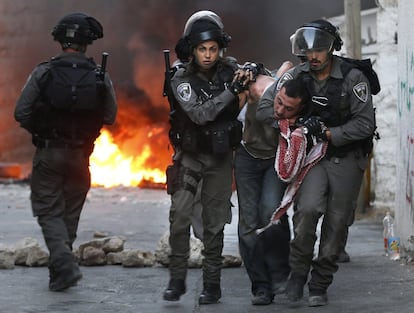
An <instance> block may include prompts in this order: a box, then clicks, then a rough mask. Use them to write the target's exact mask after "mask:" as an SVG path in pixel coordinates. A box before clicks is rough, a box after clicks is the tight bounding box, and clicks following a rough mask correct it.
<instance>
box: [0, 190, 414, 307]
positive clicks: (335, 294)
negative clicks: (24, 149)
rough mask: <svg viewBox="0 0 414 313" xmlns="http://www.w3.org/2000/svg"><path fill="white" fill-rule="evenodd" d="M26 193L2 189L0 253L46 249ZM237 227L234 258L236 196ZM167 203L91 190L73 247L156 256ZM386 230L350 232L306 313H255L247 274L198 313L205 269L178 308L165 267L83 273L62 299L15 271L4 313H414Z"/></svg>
mask: <svg viewBox="0 0 414 313" xmlns="http://www.w3.org/2000/svg"><path fill="white" fill-rule="evenodd" d="M29 192H30V191H29V188H28V186H27V185H21V184H0V248H1V247H3V248H4V247H9V246H12V245H13V244H14V243H15V242H17V241H18V240H21V239H23V238H25V237H32V238H35V239H38V240H39V243H40V244H41V245H43V246H44V243H43V239H42V236H41V232H40V229H39V227H38V225H37V223H36V220H35V219H34V218H33V217H32V214H31V210H30V202H29ZM233 202H234V203H235V207H234V208H233V221H232V223H231V224H230V225H227V226H226V230H225V247H224V253H226V254H232V255H237V254H238V248H237V226H236V225H237V201H236V197H235V195H234V196H233ZM168 208H169V197H168V196H167V195H166V193H165V191H163V190H149V189H147V190H145V189H144V190H141V189H138V188H112V189H101V188H93V189H92V190H91V191H90V194H89V196H88V201H87V203H86V205H85V208H84V211H83V213H82V217H81V222H80V225H79V232H78V239H77V241H76V242H75V246H78V245H79V244H81V243H82V242H84V241H88V240H91V239H92V237H93V234H94V232H96V231H99V232H105V233H108V234H109V235H119V236H124V237H125V238H126V244H125V247H126V248H134V249H140V250H146V251H148V250H149V251H154V250H155V249H156V246H157V243H158V240H159V238H160V237H161V236H162V235H163V234H164V233H165V232H166V231H167V230H168ZM382 249H383V248H382V228H381V223H379V222H378V220H374V219H372V218H368V217H366V218H363V219H360V220H357V221H356V222H355V224H354V225H353V226H352V227H351V229H350V235H349V241H348V247H347V250H348V252H349V254H350V255H351V262H350V263H347V264H341V265H340V268H339V271H338V272H337V273H336V275H335V279H334V283H333V284H332V286H331V287H330V289H329V290H328V296H329V304H328V305H327V306H325V307H319V308H309V307H308V306H307V302H306V296H307V295H306V293H307V292H306V291H305V297H304V300H303V301H301V302H299V303H298V304H295V305H292V304H290V303H289V302H288V301H287V299H286V298H285V296H283V295H280V296H277V297H276V298H275V301H274V303H273V304H271V305H269V306H262V307H259V306H253V305H251V302H250V283H249V280H248V277H247V275H246V272H245V269H244V268H243V267H240V268H226V269H223V272H222V294H223V296H222V299H221V301H220V303H218V304H214V305H205V306H199V305H198V302H197V299H198V295H199V293H200V291H201V287H202V275H201V270H200V269H191V270H189V274H188V278H187V290H188V291H187V293H186V294H185V295H184V296H183V297H182V298H181V301H179V302H166V301H163V300H162V293H163V290H164V288H165V287H166V284H167V282H168V270H167V269H166V268H163V267H161V266H154V267H149V268H123V267H122V266H117V265H106V266H97V267H84V266H82V267H81V270H82V273H83V279H82V280H81V281H80V282H79V284H78V286H76V287H73V288H70V289H69V290H67V291H65V292H60V293H56V292H50V291H49V290H48V286H47V284H48V270H47V268H45V267H40V268H30V267H21V266H18V267H16V268H15V269H12V270H0V313H41V312H51V313H61V312H62V313H63V312H65V313H67V312H68V313H72V312H73V313H89V312H111V313H112V312H117V313H124V312H126V313H129V312H131V313H132V312H133V313H170V312H171V313H187V312H188V313H190V312H205V313H207V312H210V313H221V312H223V313H224V312H225V313H233V312H234V313H236V312H237V313H259V312H278V313H285V312H295V313H302V312H306V313H312V312H335V313H348V312H353V313H354V312H364V313H368V312H372V313H394V312H395V313H397V312H398V313H411V312H413V310H414V309H413V307H414V266H413V265H405V264H404V262H402V261H391V260H389V258H387V257H385V256H384V255H383V250H382Z"/></svg>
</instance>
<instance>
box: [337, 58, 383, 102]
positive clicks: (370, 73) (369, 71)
mask: <svg viewBox="0 0 414 313" xmlns="http://www.w3.org/2000/svg"><path fill="white" fill-rule="evenodd" d="M339 58H341V59H342V60H344V61H345V62H347V63H348V64H349V65H350V66H351V67H356V68H357V69H359V70H360V71H361V72H362V73H364V75H365V76H366V78H367V79H368V81H369V85H370V88H371V93H372V94H373V95H376V94H378V93H379V92H380V91H381V85H380V82H379V80H378V75H377V73H376V72H375V71H374V69H373V68H372V63H371V59H363V60H358V59H351V58H346V57H341V56H339Z"/></svg>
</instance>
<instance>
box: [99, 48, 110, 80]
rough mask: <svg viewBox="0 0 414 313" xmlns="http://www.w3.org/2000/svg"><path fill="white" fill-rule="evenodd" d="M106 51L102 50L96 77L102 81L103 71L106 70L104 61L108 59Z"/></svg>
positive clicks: (103, 78)
mask: <svg viewBox="0 0 414 313" xmlns="http://www.w3.org/2000/svg"><path fill="white" fill-rule="evenodd" d="M108 55H109V53H108V52H102V61H101V68H100V69H99V73H98V78H99V79H101V80H102V81H104V80H105V72H106V61H107V59H108Z"/></svg>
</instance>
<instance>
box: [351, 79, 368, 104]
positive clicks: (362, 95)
mask: <svg viewBox="0 0 414 313" xmlns="http://www.w3.org/2000/svg"><path fill="white" fill-rule="evenodd" d="M352 90H353V91H354V94H355V96H356V97H357V98H358V99H359V100H361V101H362V102H367V100H368V84H367V83H366V82H361V83H359V84H357V85H355V86H354V88H352Z"/></svg>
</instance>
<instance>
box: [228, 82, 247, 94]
mask: <svg viewBox="0 0 414 313" xmlns="http://www.w3.org/2000/svg"><path fill="white" fill-rule="evenodd" d="M246 89H247V85H243V82H242V81H240V80H236V81H235V82H233V83H232V84H231V85H230V91H231V92H232V93H233V95H235V96H237V95H238V94H239V93H241V92H242V91H244V90H246Z"/></svg>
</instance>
